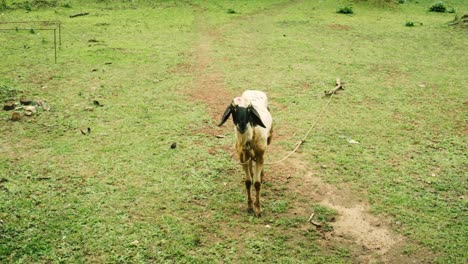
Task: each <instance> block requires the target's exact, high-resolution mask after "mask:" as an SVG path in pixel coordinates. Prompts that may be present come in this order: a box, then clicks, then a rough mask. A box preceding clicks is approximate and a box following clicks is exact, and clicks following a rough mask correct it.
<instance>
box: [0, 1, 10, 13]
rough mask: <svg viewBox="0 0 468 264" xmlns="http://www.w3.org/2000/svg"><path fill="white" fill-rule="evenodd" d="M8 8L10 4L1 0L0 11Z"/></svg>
mask: <svg viewBox="0 0 468 264" xmlns="http://www.w3.org/2000/svg"><path fill="white" fill-rule="evenodd" d="M7 9H8V5H7V3H6V1H5V0H1V1H0V11H3V10H7Z"/></svg>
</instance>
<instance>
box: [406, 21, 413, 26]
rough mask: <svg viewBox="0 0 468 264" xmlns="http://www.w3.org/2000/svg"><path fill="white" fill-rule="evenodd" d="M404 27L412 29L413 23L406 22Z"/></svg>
mask: <svg viewBox="0 0 468 264" xmlns="http://www.w3.org/2000/svg"><path fill="white" fill-rule="evenodd" d="M405 26H407V27H414V22H412V21H408V22H406V23H405Z"/></svg>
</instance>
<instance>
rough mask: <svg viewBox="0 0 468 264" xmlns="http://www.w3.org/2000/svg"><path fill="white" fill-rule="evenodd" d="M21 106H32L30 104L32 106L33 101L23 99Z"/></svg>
mask: <svg viewBox="0 0 468 264" xmlns="http://www.w3.org/2000/svg"><path fill="white" fill-rule="evenodd" d="M20 104H22V105H30V104H32V100H29V99H25V98H21V99H20Z"/></svg>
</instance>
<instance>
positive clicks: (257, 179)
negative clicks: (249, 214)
mask: <svg viewBox="0 0 468 264" xmlns="http://www.w3.org/2000/svg"><path fill="white" fill-rule="evenodd" d="M255 157H256V158H257V161H256V166H255V174H254V186H255V203H254V211H255V214H256V215H257V216H261V214H262V204H261V202H260V190H261V188H262V183H261V178H262V177H261V174H262V171H263V153H261V155H255Z"/></svg>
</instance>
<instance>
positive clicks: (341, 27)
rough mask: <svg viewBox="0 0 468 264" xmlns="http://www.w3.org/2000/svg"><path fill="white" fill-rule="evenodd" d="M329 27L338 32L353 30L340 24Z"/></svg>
mask: <svg viewBox="0 0 468 264" xmlns="http://www.w3.org/2000/svg"><path fill="white" fill-rule="evenodd" d="M328 27H329V28H331V29H336V30H350V29H351V28H352V27H351V26H346V25H340V24H330V25H328Z"/></svg>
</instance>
